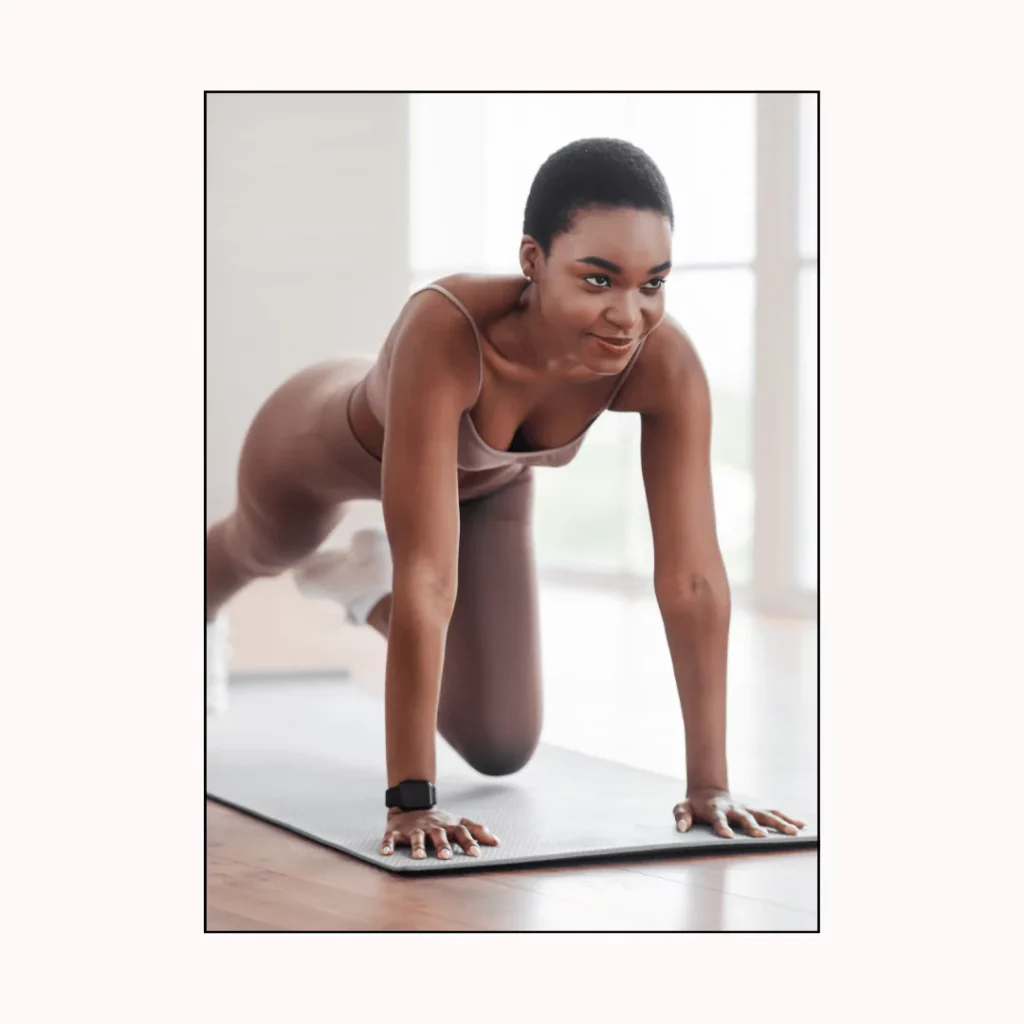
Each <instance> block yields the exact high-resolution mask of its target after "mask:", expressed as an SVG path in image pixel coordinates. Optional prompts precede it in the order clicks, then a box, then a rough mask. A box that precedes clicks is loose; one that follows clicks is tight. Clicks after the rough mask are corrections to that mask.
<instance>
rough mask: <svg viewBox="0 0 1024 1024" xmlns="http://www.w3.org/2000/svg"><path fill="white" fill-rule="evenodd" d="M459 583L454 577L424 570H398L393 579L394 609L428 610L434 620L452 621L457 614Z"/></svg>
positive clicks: (395, 571)
mask: <svg viewBox="0 0 1024 1024" xmlns="http://www.w3.org/2000/svg"><path fill="white" fill-rule="evenodd" d="M457 595H458V583H457V579H456V577H455V576H454V575H453V574H450V573H442V572H435V571H431V570H427V569H424V568H422V567H420V568H418V569H413V570H408V571H400V570H399V569H398V567H397V566H396V567H395V570H394V575H393V578H392V592H391V601H392V607H399V606H401V607H408V608H412V609H417V610H421V611H427V612H429V613H430V614H431V617H440V618H442V619H444V620H445V621H448V620H449V619H451V617H452V614H453V613H454V611H455V598H456V597H457Z"/></svg>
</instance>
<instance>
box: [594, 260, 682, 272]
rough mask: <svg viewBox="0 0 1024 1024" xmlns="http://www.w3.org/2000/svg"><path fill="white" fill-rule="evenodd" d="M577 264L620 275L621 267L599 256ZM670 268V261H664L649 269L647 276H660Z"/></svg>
mask: <svg viewBox="0 0 1024 1024" xmlns="http://www.w3.org/2000/svg"><path fill="white" fill-rule="evenodd" d="M576 262H577V263H590V264H592V265H593V266H595V267H600V268H601V269H602V270H610V271H611V272H612V273H613V274H621V273H622V267H620V266H619V265H618V264H617V263H612V261H611V260H603V259H601V257H600V256H584V257H583V259H581V260H577V261H576ZM671 267H672V261H671V260H666V262H664V263H659V264H658V265H657V266H656V267H651V269H650V270H648V271H647V273H648V274H660V273H661V271H663V270H670V269H671Z"/></svg>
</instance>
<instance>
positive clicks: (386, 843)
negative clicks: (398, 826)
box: [380, 830, 402, 857]
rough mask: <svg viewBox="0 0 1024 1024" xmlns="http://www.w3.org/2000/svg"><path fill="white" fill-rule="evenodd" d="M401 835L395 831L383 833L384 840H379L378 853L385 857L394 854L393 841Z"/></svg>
mask: <svg viewBox="0 0 1024 1024" xmlns="http://www.w3.org/2000/svg"><path fill="white" fill-rule="evenodd" d="M401 834H402V833H401V832H399V831H397V830H394V831H391V832H385V833H384V838H383V840H381V844H380V852H381V853H383V854H384V855H385V856H386V857H387V856H390V855H391V854H392V853H394V852H395V840H396V839H397V838H398V837H399V836H400V835H401Z"/></svg>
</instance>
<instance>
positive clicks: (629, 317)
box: [605, 295, 641, 337]
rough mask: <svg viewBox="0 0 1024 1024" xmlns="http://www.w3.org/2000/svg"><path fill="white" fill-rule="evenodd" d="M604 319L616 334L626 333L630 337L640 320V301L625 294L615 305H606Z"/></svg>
mask: <svg viewBox="0 0 1024 1024" xmlns="http://www.w3.org/2000/svg"><path fill="white" fill-rule="evenodd" d="M605 319H606V320H607V321H608V323H609V324H611V325H612V326H613V327H614V328H615V332H616V333H617V334H628V335H629V336H630V337H632V336H633V335H634V334H635V333H636V330H637V328H638V327H639V326H640V322H641V316H640V303H639V301H638V300H636V299H634V298H632V297H630V296H629V295H626V296H624V297H623V298H622V299H621V300H620V301H619V302H617V303H616V304H615V305H612V306H609V307H608V309H607V310H606V311H605Z"/></svg>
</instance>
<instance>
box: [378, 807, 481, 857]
mask: <svg viewBox="0 0 1024 1024" xmlns="http://www.w3.org/2000/svg"><path fill="white" fill-rule="evenodd" d="M448 833H451V837H452V838H453V839H454V840H455V841H456V842H457V843H458V844H459V845H460V846H461V847H462V848H463V849H464V850H465V851H466V853H467V854H469V856H470V857H479V856H480V847H479V846H478V845H477V840H479V841H480V842H481V843H486V844H487V845H488V846H497V845H498V837H497V836H496V835H495V834H494V833H493V832H492V831H491V830H490V829H489V828H488V827H487V826H486V825H480V824H479V823H477V822H475V821H471V820H470V819H469V818H456V817H455V816H454V815H453V814H449V813H448V812H447V811H442V810H441V809H440V808H438V807H435V808H433V809H432V810H426V811H403V810H400V809H398V808H397V807H389V808H388V826H387V830H386V831H385V833H384V840H383V842H382V843H381V847H380V852H381V853H382V854H384V856H386V857H390V856H391V854H392V853H394V849H395V844H396V843H397V844H398V845H399V846H411V847H412V855H413V858H414V859H416V860H422V859H423V858H424V857H426V856H427V850H426V837H427V836H430V839H431V842H432V843H433V845H434V848H435V849H436V850H437V859H438V860H450V859H451V857H452V848H451V845H450V844H449V842H448Z"/></svg>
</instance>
